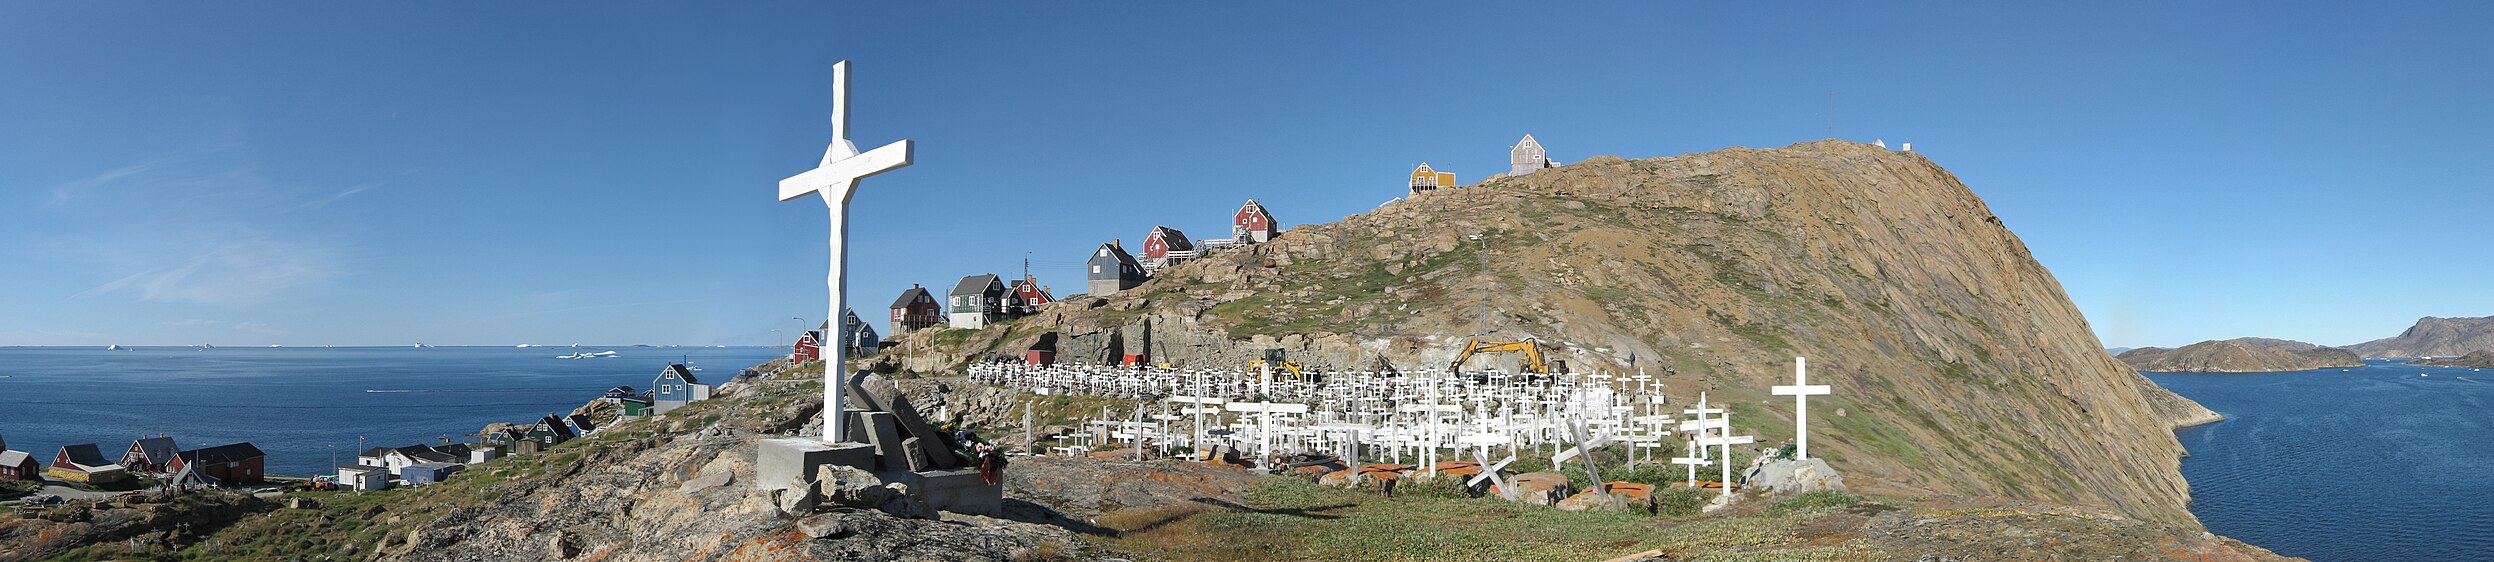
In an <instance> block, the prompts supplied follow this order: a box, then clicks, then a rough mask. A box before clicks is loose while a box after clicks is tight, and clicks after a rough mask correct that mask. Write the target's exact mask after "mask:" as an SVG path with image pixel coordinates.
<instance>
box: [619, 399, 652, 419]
mask: <svg viewBox="0 0 2494 562" xmlns="http://www.w3.org/2000/svg"><path fill="white" fill-rule="evenodd" d="M649 406H650V400H649V399H648V398H638V397H635V398H625V399H623V417H626V418H639V417H648V416H649V415H650V407H649Z"/></svg>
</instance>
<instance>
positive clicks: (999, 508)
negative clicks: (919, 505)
mask: <svg viewBox="0 0 2494 562" xmlns="http://www.w3.org/2000/svg"><path fill="white" fill-rule="evenodd" d="M876 476H878V477H881V478H883V481H885V482H900V483H903V484H908V485H909V493H910V495H914V496H918V497H920V498H924V499H926V501H927V505H931V506H934V507H935V508H936V509H940V510H944V511H950V512H953V513H964V514H970V515H986V516H989V517H998V516H1003V515H1004V505H1005V487H1004V484H1003V483H1001V482H999V483H997V484H996V485H993V486H990V485H988V484H987V483H986V482H984V481H981V480H979V471H978V469H975V468H972V469H963V470H930V471H926V472H908V471H894V472H885V473H881V474H877V475H876Z"/></svg>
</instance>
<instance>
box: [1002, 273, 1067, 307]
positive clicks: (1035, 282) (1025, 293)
mask: <svg viewBox="0 0 2494 562" xmlns="http://www.w3.org/2000/svg"><path fill="white" fill-rule="evenodd" d="M1005 290H1006V291H1009V292H1011V293H1013V294H1012V298H1011V299H1009V301H1010V303H1011V305H1012V308H1013V310H1009V311H1006V312H1007V313H1008V314H1011V315H1014V316H1023V315H1029V314H1036V313H1038V312H1039V305H1043V304H1048V303H1052V302H1056V295H1051V294H1048V288H1047V287H1041V286H1039V279H1037V278H1033V277H1031V276H1029V275H1024V276H1022V278H1021V279H1017V280H1014V282H1013V286H1012V287H1008V288H1006V289H1005Z"/></svg>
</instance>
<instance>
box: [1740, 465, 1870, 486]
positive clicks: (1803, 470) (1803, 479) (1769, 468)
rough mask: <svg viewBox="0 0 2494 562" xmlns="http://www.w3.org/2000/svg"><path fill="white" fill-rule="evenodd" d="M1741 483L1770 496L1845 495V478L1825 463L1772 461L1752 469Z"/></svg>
mask: <svg viewBox="0 0 2494 562" xmlns="http://www.w3.org/2000/svg"><path fill="white" fill-rule="evenodd" d="M1742 482H1743V483H1744V484H1743V485H1744V486H1745V487H1746V489H1750V490H1756V491H1760V492H1766V493H1770V494H1800V493H1806V492H1816V491H1819V490H1835V491H1839V492H1842V491H1846V489H1845V477H1844V475H1842V474H1838V473H1836V469H1835V468H1832V467H1829V466H1827V461H1826V460H1823V459H1809V460H1780V461H1771V462H1768V463H1766V464H1762V465H1759V466H1758V468H1755V469H1751V470H1750V472H1749V476H1748V478H1745V479H1743V480H1742Z"/></svg>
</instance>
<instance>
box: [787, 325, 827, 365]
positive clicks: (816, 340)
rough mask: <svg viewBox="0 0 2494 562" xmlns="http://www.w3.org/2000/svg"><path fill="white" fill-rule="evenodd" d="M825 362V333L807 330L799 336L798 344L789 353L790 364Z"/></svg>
mask: <svg viewBox="0 0 2494 562" xmlns="http://www.w3.org/2000/svg"><path fill="white" fill-rule="evenodd" d="M821 360H823V331H822V330H806V331H805V333H802V334H797V343H796V345H794V346H791V347H790V348H789V351H788V362H790V363H796V364H804V363H806V362H810V361H821Z"/></svg>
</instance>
